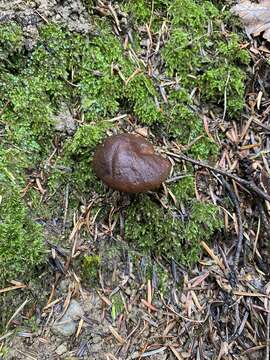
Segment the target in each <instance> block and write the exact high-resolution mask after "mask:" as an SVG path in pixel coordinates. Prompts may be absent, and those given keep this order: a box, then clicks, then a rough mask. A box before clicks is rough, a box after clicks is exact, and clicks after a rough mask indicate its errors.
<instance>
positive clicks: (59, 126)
mask: <svg viewBox="0 0 270 360" xmlns="http://www.w3.org/2000/svg"><path fill="white" fill-rule="evenodd" d="M54 126H55V129H56V130H57V131H61V132H66V133H67V134H68V135H72V134H73V133H74V132H75V130H76V122H75V120H74V118H73V116H72V114H71V112H70V110H69V108H68V106H67V105H65V104H63V105H62V107H61V109H60V112H59V114H58V115H57V116H55V118H54Z"/></svg>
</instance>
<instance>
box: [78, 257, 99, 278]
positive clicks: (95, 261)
mask: <svg viewBox="0 0 270 360" xmlns="http://www.w3.org/2000/svg"><path fill="white" fill-rule="evenodd" d="M100 261H101V260H100V256H98V255H85V256H84V258H83V262H82V275H83V280H84V281H85V283H87V284H89V283H90V284H92V285H93V283H95V282H96V281H97V279H98V270H99V268H100Z"/></svg>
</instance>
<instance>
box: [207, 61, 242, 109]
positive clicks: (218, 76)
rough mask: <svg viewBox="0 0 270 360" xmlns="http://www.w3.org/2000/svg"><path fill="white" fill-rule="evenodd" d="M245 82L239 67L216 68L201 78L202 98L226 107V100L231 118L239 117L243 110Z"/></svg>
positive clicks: (224, 66) (225, 66)
mask: <svg viewBox="0 0 270 360" xmlns="http://www.w3.org/2000/svg"><path fill="white" fill-rule="evenodd" d="M244 80H245V74H244V72H243V71H242V70H241V69H239V68H237V67H232V66H228V65H223V66H217V67H214V68H212V69H209V70H207V71H206V72H205V73H204V74H203V75H202V76H201V77H200V86H201V92H202V96H203V98H204V99H205V100H207V101H209V102H213V103H215V104H221V105H224V106H225V98H226V106H227V111H228V113H229V114H230V116H233V115H237V114H239V111H241V110H242V109H243V99H244V94H245V84H244Z"/></svg>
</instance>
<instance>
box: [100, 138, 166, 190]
mask: <svg viewBox="0 0 270 360" xmlns="http://www.w3.org/2000/svg"><path fill="white" fill-rule="evenodd" d="M93 167H94V171H95V173H96V175H97V176H98V177H99V178H100V179H101V180H102V181H103V182H104V183H105V184H106V185H108V186H109V187H111V188H113V189H115V190H119V191H123V192H126V193H137V192H145V191H148V190H153V189H157V188H159V187H160V185H161V183H162V182H163V181H164V180H165V179H166V178H167V176H168V175H169V173H170V169H171V164H170V162H169V161H168V160H166V159H164V158H163V157H162V156H160V155H158V154H155V150H154V147H153V145H152V144H151V143H150V142H149V141H147V140H145V139H144V138H143V137H142V136H138V135H134V134H120V135H114V136H110V137H108V138H107V139H105V140H104V142H103V143H102V144H101V145H99V146H98V148H97V150H96V152H95V155H94V159H93Z"/></svg>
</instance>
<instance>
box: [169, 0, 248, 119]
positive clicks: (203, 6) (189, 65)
mask: <svg viewBox="0 0 270 360" xmlns="http://www.w3.org/2000/svg"><path fill="white" fill-rule="evenodd" d="M169 14H170V17H171V33H170V37H169V39H168V41H167V42H166V44H165V47H164V49H163V59H164V63H165V66H166V72H167V74H168V75H169V76H175V75H177V77H178V78H179V81H180V84H181V85H182V86H184V88H185V89H186V90H187V91H191V90H192V89H194V88H198V89H200V91H201V95H202V100H203V101H205V102H208V101H210V102H213V103H215V104H219V105H220V106H221V107H223V106H224V91H225V88H227V89H228V91H227V94H226V103H227V115H228V116H229V117H231V118H232V117H234V116H236V115H237V114H238V113H239V111H241V110H242V108H243V105H244V80H245V72H244V71H242V70H241V68H240V67H239V65H241V64H242V65H247V64H248V62H249V55H248V52H247V51H246V50H244V49H241V47H240V38H239V37H238V36H237V35H236V34H232V35H231V36H229V37H227V38H225V37H224V36H223V34H222V33H221V31H220V24H221V22H222V21H225V20H226V21H228V19H227V17H226V16H225V14H223V13H222V12H221V11H219V10H218V9H217V8H216V7H215V6H214V5H213V4H212V3H211V2H209V1H194V0H191V1H190V0H175V1H173V2H172V4H171V7H170V8H169ZM209 21H211V22H212V25H213V31H212V32H211V33H209V31H208V26H209ZM188 89H189V90H188Z"/></svg>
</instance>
